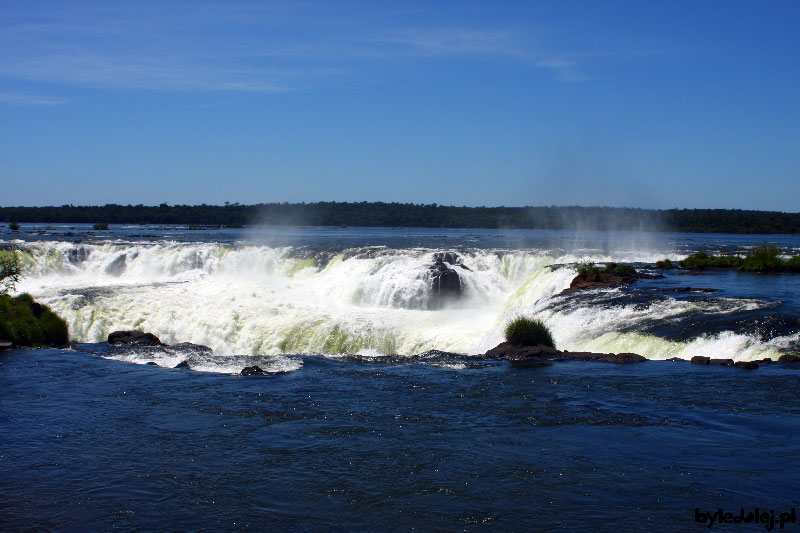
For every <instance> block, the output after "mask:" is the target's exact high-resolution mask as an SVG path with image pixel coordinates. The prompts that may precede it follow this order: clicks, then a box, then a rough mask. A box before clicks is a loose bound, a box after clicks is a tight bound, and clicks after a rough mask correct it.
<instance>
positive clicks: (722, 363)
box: [708, 359, 733, 366]
mask: <svg viewBox="0 0 800 533" xmlns="http://www.w3.org/2000/svg"><path fill="white" fill-rule="evenodd" d="M708 364H709V365H717V366H733V359H709V360H708Z"/></svg>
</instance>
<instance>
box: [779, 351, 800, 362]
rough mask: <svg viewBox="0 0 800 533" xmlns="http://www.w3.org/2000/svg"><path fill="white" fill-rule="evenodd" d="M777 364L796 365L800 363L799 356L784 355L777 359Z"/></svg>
mask: <svg viewBox="0 0 800 533" xmlns="http://www.w3.org/2000/svg"><path fill="white" fill-rule="evenodd" d="M778 362H779V363H798V362H800V355H795V354H793V353H785V354H783V355H782V356H780V357H778Z"/></svg>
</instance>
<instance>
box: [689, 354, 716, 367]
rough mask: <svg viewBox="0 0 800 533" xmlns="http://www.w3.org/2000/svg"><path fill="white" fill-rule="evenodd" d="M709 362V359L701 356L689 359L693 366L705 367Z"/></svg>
mask: <svg viewBox="0 0 800 533" xmlns="http://www.w3.org/2000/svg"><path fill="white" fill-rule="evenodd" d="M709 361H711V358H710V357H703V356H702V355H695V356H694V357H692V359H691V363H692V364H693V365H707V364H708V362H709Z"/></svg>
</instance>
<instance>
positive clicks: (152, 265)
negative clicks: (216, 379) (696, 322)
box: [18, 242, 791, 372]
mask: <svg viewBox="0 0 800 533" xmlns="http://www.w3.org/2000/svg"><path fill="white" fill-rule="evenodd" d="M25 248H26V249H27V250H29V252H30V253H25V254H21V256H22V261H23V268H24V278H23V280H22V281H21V282H20V283H19V285H18V290H19V292H29V293H31V294H32V295H33V296H34V297H35V298H37V300H40V301H42V302H43V303H46V304H48V305H50V306H51V307H53V309H54V310H55V311H56V312H57V313H58V314H59V315H60V316H62V317H63V318H64V319H65V320H67V322H68V325H69V328H70V333H71V336H72V338H73V339H75V340H77V341H80V342H100V341H103V340H105V339H106V337H107V335H108V333H110V332H111V331H114V330H119V329H139V330H144V331H150V332H153V333H155V334H156V335H158V336H159V337H160V338H161V340H162V341H164V342H166V343H176V342H184V341H188V342H193V343H196V344H203V345H207V346H210V347H211V348H213V349H214V352H215V354H218V355H216V356H215V357H217V358H221V357H223V356H225V355H226V354H251V355H254V354H262V355H277V354H282V353H321V354H342V353H351V354H352V353H358V354H361V355H365V356H380V355H385V354H403V355H411V354H417V353H421V352H424V351H427V350H434V349H436V350H443V351H449V352H456V353H464V354H476V353H483V352H485V351H486V350H488V349H489V348H492V347H493V346H495V345H496V344H497V343H499V342H500V341H501V340H502V337H503V327H504V325H505V323H506V322H507V321H508V320H510V319H511V318H513V317H515V316H517V315H520V314H526V315H531V316H533V317H535V318H539V319H541V320H543V321H544V322H545V323H546V324H547V325H548V326H549V327H550V328H551V330H552V332H553V335H554V338H555V340H556V343H557V345H558V346H559V347H560V348H566V349H581V350H593V351H614V352H619V351H632V352H636V353H641V354H642V355H645V356H646V357H649V358H654V359H659V358H667V357H673V356H678V357H686V358H688V357H691V355H708V356H711V357H731V358H734V359H737V360H744V359H758V358H761V357H765V356H767V357H768V356H772V355H773V354H775V353H776V350H777V349H779V348H783V347H785V346H784V345H785V344H787V343H789V342H791V341H789V340H779V339H773V340H771V341H769V342H767V343H764V342H761V341H760V340H759V339H756V338H751V337H748V336H745V335H737V334H734V333H732V332H723V333H721V334H719V335H715V336H703V337H699V338H697V339H693V340H691V341H689V342H687V343H676V342H671V341H666V340H664V339H660V338H658V337H654V336H649V335H644V334H642V333H637V332H635V330H636V327H637V324H640V323H641V322H642V321H645V320H669V319H671V318H675V317H678V316H680V315H683V314H686V313H693V312H697V311H702V312H704V313H717V314H725V313H736V312H740V311H742V310H747V309H757V308H759V307H760V306H763V305H766V304H765V303H764V302H760V301H758V300H752V299H750V300H748V299H739V300H735V299H717V300H715V299H708V300H704V301H700V302H695V303H690V302H686V301H680V300H675V299H670V298H666V299H662V300H658V301H654V302H652V303H650V304H648V305H644V306H642V305H632V304H631V305H617V306H613V307H607V308H598V307H597V306H596V305H592V304H589V303H586V304H584V303H581V302H582V301H583V300H581V299H573V300H569V305H563V306H562V305H553V304H558V303H560V302H563V301H564V299H565V298H572V297H570V296H566V297H565V296H558V294H559V293H560V292H561V291H562V290H563V289H565V288H567V287H568V286H569V284H570V282H571V280H572V278H573V277H574V276H575V269H574V266H573V265H572V263H574V262H575V261H579V260H592V261H595V262H598V263H600V262H611V261H613V262H639V261H653V260H655V259H660V258H663V256H664V255H663V254H660V253H657V252H654V251H652V250H645V251H643V252H636V251H626V252H620V253H614V254H596V255H591V253H590V252H588V251H586V252H583V251H578V252H571V253H569V254H563V253H561V252H555V251H544V250H543V251H513V252H509V251H491V250H478V251H469V252H464V253H463V262H464V264H465V265H467V266H468V267H469V270H466V269H461V268H459V267H455V268H457V269H458V270H457V271H458V273H459V276H460V278H461V280H462V283H463V285H464V295H463V298H462V299H461V300H460V301H459V302H457V303H456V304H453V305H451V306H449V307H447V308H444V309H437V310H429V309H428V307H429V303H430V301H429V299H430V294H429V291H428V286H429V283H430V270H429V267H430V265H431V255H432V253H433V252H434V251H436V250H426V249H404V250H390V249H386V248H382V247H373V248H370V249H368V250H360V251H359V250H354V251H346V252H345V253H342V254H339V255H337V256H335V257H333V258H332V259H331V260H330V261H328V262H327V263H326V264H325V266H324V267H319V266H317V265H315V262H314V259H312V258H302V257H300V258H299V257H297V256H298V255H302V254H298V253H296V250H294V249H292V248H290V247H269V246H265V245H244V244H237V245H227V244H217V243H174V242H157V243H140V242H137V243H123V242H115V243H107V244H78V245H74V244H70V243H63V242H34V243H25ZM673 257H677V256H673ZM629 330H631V331H632V332H626V331H629ZM764 354H768V355H764ZM130 357H135V356H133V355H132V356H130ZM220 361H221V360H220ZM276 361H277V359H276ZM293 361H295V360H294V359H291V360H289V362H288V363H286V365H289V366H291V365H293V364H296V363H295V362H293ZM156 362H157V363H158V364H161V363H162V362H163V365H162V366H174V365H175V364H177V363H179V362H180V361H178V360H177V359H176V357H173V356H172V355H169V354H166V353H165V355H164V356H163V361H161V362H159V361H156ZM173 363H174V364H173ZM202 364H205V365H208V366H207V367H203V368H209V369H211V368H228V366H226V365H228V363H225V362H216V359H215V361H214V362H207V363H202ZM231 364H234V363H231ZM235 364H236V365H238V364H239V362H238V361H236V362H235ZM276 364H277V363H276ZM215 365H216V366H215ZM219 365H221V366H219ZM245 366H247V365H245ZM259 366H260V365H259ZM230 368H233V367H232V366H231V367H230ZM239 370H241V368H238V369H235V371H237V372H238V371H239ZM209 371H211V370H209ZM213 371H218V370H213ZM225 371H227V370H225Z"/></svg>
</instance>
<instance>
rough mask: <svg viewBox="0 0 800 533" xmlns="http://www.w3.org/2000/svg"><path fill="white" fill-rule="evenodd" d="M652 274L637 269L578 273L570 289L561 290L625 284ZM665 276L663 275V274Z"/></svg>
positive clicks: (565, 292) (649, 276) (568, 291)
mask: <svg viewBox="0 0 800 533" xmlns="http://www.w3.org/2000/svg"><path fill="white" fill-rule="evenodd" d="M651 277H652V276H651V275H650V274H640V273H638V272H636V271H635V270H634V271H633V272H632V273H623V274H617V273H615V272H614V271H608V270H598V271H596V272H589V273H587V274H578V275H577V276H575V277H574V278H573V279H572V283H570V284H569V288H568V289H564V290H563V291H561V294H568V293H570V292H575V291H582V290H586V289H596V288H598V287H610V286H613V285H623V284H626V283H633V282H634V281H636V280H637V279H642V278H651ZM661 277H663V276H661Z"/></svg>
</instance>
